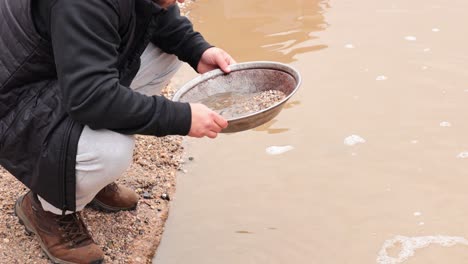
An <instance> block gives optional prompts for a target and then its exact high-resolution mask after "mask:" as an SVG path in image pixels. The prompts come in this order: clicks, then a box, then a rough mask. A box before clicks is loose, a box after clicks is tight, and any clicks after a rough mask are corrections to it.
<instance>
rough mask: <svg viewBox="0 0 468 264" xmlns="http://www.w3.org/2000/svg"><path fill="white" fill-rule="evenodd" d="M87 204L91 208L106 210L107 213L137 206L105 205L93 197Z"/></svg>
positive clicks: (133, 208) (128, 209)
mask: <svg viewBox="0 0 468 264" xmlns="http://www.w3.org/2000/svg"><path fill="white" fill-rule="evenodd" d="M89 206H90V207H91V208H94V209H96V210H99V211H103V212H107V213H115V212H119V211H133V210H135V209H136V208H137V204H136V205H135V206H133V207H127V208H122V207H113V206H109V205H106V204H104V203H101V202H100V201H98V200H96V199H93V200H92V201H91V203H89Z"/></svg>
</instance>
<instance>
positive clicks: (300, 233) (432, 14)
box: [154, 0, 468, 264]
mask: <svg viewBox="0 0 468 264" xmlns="http://www.w3.org/2000/svg"><path fill="white" fill-rule="evenodd" d="M467 8H468V2H467V1H462V0H456V1H442V0H425V1H422V0H413V1H404V0H395V1H384V0H372V1H371V0H363V1H350V0H342V1H316V0H294V1H279V0H270V1H249V0H238V1H229V0H216V1H215V0H198V1H196V2H195V3H194V4H193V5H192V7H191V12H190V14H189V15H190V16H191V18H192V20H193V22H194V25H195V27H196V29H197V30H199V31H201V32H204V35H205V36H206V38H207V39H209V40H210V41H211V42H213V43H214V44H215V45H217V46H220V47H222V48H225V49H226V50H229V51H230V53H231V54H232V55H233V56H234V57H235V58H236V59H237V60H238V61H251V60H273V61H279V62H283V63H287V64H290V65H292V66H293V67H295V68H296V69H298V70H299V71H300V72H301V74H302V77H303V83H302V85H301V88H300V89H299V91H298V93H296V94H295V95H294V97H293V98H291V100H290V101H289V102H288V105H287V106H286V108H285V109H283V111H282V112H281V113H280V114H279V115H278V116H277V117H276V118H275V119H274V120H272V121H271V122H269V123H268V124H266V125H264V126H262V127H259V128H257V129H254V130H250V131H246V132H240V133H235V134H227V135H224V134H223V135H220V136H219V137H218V138H217V139H216V140H209V139H201V140H196V139H188V140H187V141H186V147H187V151H188V153H187V156H190V157H193V160H192V161H189V160H188V159H187V162H186V164H185V166H184V170H186V173H181V174H180V175H179V177H178V183H177V193H176V196H175V199H174V201H173V202H172V208H171V212H170V216H169V220H168V222H167V224H166V230H165V233H164V235H163V239H162V243H161V245H160V247H159V249H158V251H157V252H156V253H157V255H156V257H155V262H154V263H157V264H159V263H162V264H181V263H191V264H202V263H203V264H211V263H213V264H215V263H216V264H219V263H223V264H231V263H232V264H239V263H242V264H247V263H255V264H257V263H259V264H260V263H268V264H280V263H281V264H282V263H297V264H309V263H352V264H354V263H359V264H360V263H384V264H393V263H412V264H427V263H450V264H452V263H467V260H468V241H467V240H466V239H468V224H467V222H468V120H467V118H466V116H467V113H468V104H467V100H468V80H467V76H468V55H467V54H468V48H467V47H468V37H467V32H466V31H467V29H466V27H465V25H466V22H468V18H467V16H466V10H467ZM179 74H180V75H179V76H180V78H181V79H182V80H184V78H185V80H189V79H190V78H192V77H194V75H193V73H191V72H190V70H189V69H187V68H185V69H182V70H181V71H180V72H179Z"/></svg>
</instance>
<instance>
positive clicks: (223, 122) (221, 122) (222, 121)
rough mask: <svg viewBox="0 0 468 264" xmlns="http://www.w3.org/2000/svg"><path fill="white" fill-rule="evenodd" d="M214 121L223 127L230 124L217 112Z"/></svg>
mask: <svg viewBox="0 0 468 264" xmlns="http://www.w3.org/2000/svg"><path fill="white" fill-rule="evenodd" d="M213 121H214V122H215V123H216V124H217V125H218V126H219V127H220V128H221V129H223V128H226V127H227V126H228V122H227V120H226V119H225V118H224V117H222V116H221V115H219V114H215V115H214V118H213Z"/></svg>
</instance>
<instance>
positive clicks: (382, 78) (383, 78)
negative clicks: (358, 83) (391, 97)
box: [375, 75, 388, 81]
mask: <svg viewBox="0 0 468 264" xmlns="http://www.w3.org/2000/svg"><path fill="white" fill-rule="evenodd" d="M387 79H388V78H387V76H385V75H379V76H377V77H376V78H375V80H376V81H384V80H387Z"/></svg>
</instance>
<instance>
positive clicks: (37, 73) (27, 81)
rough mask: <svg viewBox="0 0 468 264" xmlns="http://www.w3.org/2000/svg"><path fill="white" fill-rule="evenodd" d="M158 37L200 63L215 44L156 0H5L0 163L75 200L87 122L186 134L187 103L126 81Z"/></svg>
mask: <svg viewBox="0 0 468 264" xmlns="http://www.w3.org/2000/svg"><path fill="white" fill-rule="evenodd" d="M149 41H152V42H153V43H154V44H155V45H156V46H158V47H160V48H161V49H162V50H163V51H165V52H167V53H172V54H175V55H177V56H178V57H179V59H181V60H183V61H186V62H188V63H189V64H190V65H191V66H192V67H193V68H196V65H197V64H198V61H199V59H200V57H201V54H202V53H203V52H204V51H205V50H206V49H207V48H209V47H210V45H209V44H208V43H207V42H206V41H205V40H204V39H203V37H202V36H201V35H200V34H199V33H197V32H194V31H193V28H192V24H191V23H190V22H189V21H188V20H187V19H186V18H185V17H182V16H180V14H179V9H178V7H177V6H172V7H170V8H168V9H163V8H161V7H160V6H158V5H156V4H154V3H153V2H152V1H151V0H89V1H76V0H34V1H32V0H2V1H0V85H1V86H0V165H2V166H3V167H5V168H6V169H7V170H8V171H10V172H11V173H12V174H13V175H14V176H15V177H17V178H18V179H19V180H21V181H22V182H23V183H24V184H25V185H26V186H28V187H29V188H30V189H32V190H33V191H34V192H36V193H38V194H39V195H41V196H42V197H43V198H45V199H46V200H47V201H49V202H50V203H52V204H53V205H55V206H57V207H59V208H61V209H63V210H75V163H76V148H77V142H78V139H79V136H80V133H81V131H82V128H83V126H84V125H88V126H90V127H91V128H93V129H101V128H105V129H111V130H114V131H117V132H120V133H125V134H145V135H155V136H164V135H169V134H179V135H186V134H187V133H188V131H189V129H190V125H191V112H190V107H189V105H188V104H186V103H176V102H172V101H170V100H168V99H165V98H163V97H159V96H152V97H150V96H146V95H142V94H139V93H137V92H134V91H132V90H131V89H129V88H128V87H129V86H130V84H131V81H132V80H133V78H134V77H135V75H136V73H137V71H138V69H139V66H140V55H141V54H142V52H143V51H144V49H145V48H146V46H147V45H148V43H149Z"/></svg>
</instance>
